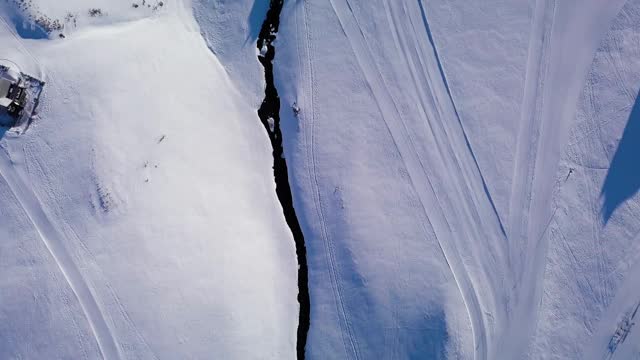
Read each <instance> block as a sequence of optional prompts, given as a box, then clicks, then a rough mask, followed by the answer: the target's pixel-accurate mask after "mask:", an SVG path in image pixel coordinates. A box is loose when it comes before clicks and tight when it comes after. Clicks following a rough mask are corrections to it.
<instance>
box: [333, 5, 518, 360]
mask: <svg viewBox="0 0 640 360" xmlns="http://www.w3.org/2000/svg"><path fill="white" fill-rule="evenodd" d="M384 4H385V10H386V12H387V18H388V19H389V21H390V25H391V27H392V29H391V30H392V32H393V37H394V41H395V42H396V46H397V47H398V50H399V51H400V52H401V54H402V55H403V57H404V61H405V63H406V64H407V65H408V68H409V69H410V72H411V74H410V75H411V76H410V78H412V81H413V86H414V87H415V88H416V92H417V93H418V94H419V95H420V102H419V104H418V105H419V106H418V107H419V109H420V112H421V114H422V115H421V116H422V118H424V119H425V120H426V122H427V125H428V128H429V131H428V133H427V135H428V136H429V140H430V141H433V143H435V144H437V150H438V151H437V154H427V156H434V158H429V164H430V167H431V168H434V167H435V168H436V169H437V168H438V167H439V168H440V169H443V170H444V171H443V173H446V174H460V176H454V177H453V178H449V179H443V178H441V177H439V176H438V175H437V174H436V172H437V171H429V170H428V169H427V167H425V165H424V164H425V160H424V159H423V158H422V157H421V154H420V153H419V152H418V151H417V150H416V149H417V147H416V145H415V142H416V141H417V140H416V139H415V138H414V137H413V136H412V132H411V131H409V130H408V127H407V124H406V121H405V119H404V117H403V115H402V113H401V112H400V111H399V108H398V101H397V99H396V98H395V97H394V94H392V93H390V92H389V91H388V90H387V89H388V87H387V86H386V83H385V80H384V77H383V75H382V74H381V72H380V71H379V69H378V67H377V64H376V63H375V61H372V60H371V59H374V57H373V56H372V51H371V49H370V48H369V45H368V42H367V39H366V35H365V34H364V32H363V31H362V28H361V27H360V25H359V24H358V21H357V19H356V17H355V15H354V14H353V11H352V8H351V5H350V4H349V1H348V0H331V5H332V6H333V9H334V12H335V13H336V15H337V16H338V19H339V21H340V23H341V26H342V29H343V31H344V33H345V34H346V37H347V39H348V41H349V43H350V45H351V47H352V49H353V52H354V54H355V56H356V59H357V61H358V64H359V65H360V68H361V70H362V73H363V75H364V76H365V79H366V81H367V82H368V84H369V87H370V89H371V91H372V94H373V96H374V98H375V100H376V102H377V104H378V107H379V110H380V113H381V114H382V117H383V119H384V121H385V124H386V126H387V128H388V130H389V132H390V134H391V136H392V138H393V140H394V142H395V144H396V146H397V148H398V151H399V153H400V155H401V157H402V159H403V161H404V163H405V166H406V168H407V171H408V172H409V175H410V178H411V179H412V180H411V181H412V183H413V184H414V188H415V190H416V193H417V194H418V196H419V199H420V202H421V203H422V206H423V208H424V209H425V213H426V214H427V216H428V219H429V221H430V222H431V225H432V227H433V229H434V231H435V234H436V237H437V239H438V242H439V244H440V247H441V248H442V250H443V254H444V256H445V258H446V260H447V262H448V264H449V266H450V267H451V271H452V273H453V276H454V278H455V280H456V282H457V284H458V287H459V288H460V291H461V294H462V296H463V299H464V302H465V304H466V306H467V310H468V312H469V317H470V320H471V322H472V329H473V334H474V343H475V354H476V358H477V359H486V358H488V357H490V356H491V349H489V348H488V344H489V342H488V340H487V336H491V335H492V333H493V329H492V325H491V324H490V323H491V322H492V321H494V319H498V321H502V319H504V318H505V317H506V315H505V312H506V311H507V304H506V303H505V300H504V298H505V296H504V294H502V293H501V291H502V290H503V289H504V288H505V287H506V286H505V282H506V283H509V282H510V281H509V279H506V278H505V277H504V276H505V275H504V273H503V269H505V268H506V267H505V266H503V265H504V263H505V260H506V256H505V255H506V253H505V251H506V250H505V246H506V235H505V233H504V230H503V227H502V225H501V222H500V219H499V218H498V216H497V213H496V211H495V207H494V206H493V203H492V201H491V199H490V197H488V196H478V194H485V195H488V193H487V192H486V186H485V184H484V181H483V179H482V175H481V174H480V170H479V168H478V165H477V162H476V161H475V156H474V154H473V153H472V151H471V148H470V146H469V143H468V141H467V139H466V134H465V133H464V129H463V128H462V125H461V122H460V119H459V117H458V115H457V111H456V110H455V106H454V103H453V99H452V98H451V96H450V92H449V90H448V86H447V84H446V78H445V77H444V72H443V70H442V68H441V65H440V64H439V59H438V58H437V51H436V47H435V44H434V43H433V42H432V39H431V35H430V32H429V29H428V24H427V23H426V17H424V16H423V22H424V24H422V26H423V27H422V28H421V29H420V28H419V27H417V26H415V24H414V23H413V21H412V17H411V16H408V14H409V13H410V12H409V11H408V10H407V8H406V6H405V3H404V2H396V1H394V2H385V3H384ZM417 5H419V6H420V9H421V11H422V12H423V13H424V10H423V9H422V5H421V4H420V3H419V2H418V3H417ZM414 10H416V9H414ZM398 13H400V14H403V15H405V17H404V19H409V21H408V22H407V21H405V22H404V24H405V26H409V25H411V28H409V29H403V28H402V27H401V25H400V24H401V22H400V21H399V20H398V19H397V16H398V15H397V14H398ZM425 31H426V34H424V36H425V37H426V38H427V39H428V41H429V42H428V44H429V45H430V48H429V49H423V48H420V47H419V45H416V46H418V47H414V48H412V49H411V48H410V47H409V45H408V44H407V42H406V41H404V36H403V35H405V36H409V37H411V36H412V35H411V34H420V33H421V32H422V33H424V32H425ZM413 40H414V41H412V42H411V43H413V44H420V43H424V42H419V41H415V40H416V39H413ZM412 54H415V55H413V56H412ZM416 58H417V59H416ZM420 84H425V85H424V86H420ZM425 87H426V88H425ZM452 144H455V145H456V146H455V147H453V146H452ZM454 148H455V149H463V150H462V151H458V152H456V151H455V150H454ZM450 183H452V184H450ZM450 197H451V198H453V199H455V201H454V203H456V204H460V205H461V209H454V208H453V207H452V206H450V204H451V203H452V202H451V201H449V198H450ZM427 205H430V206H427ZM434 206H435V209H438V210H436V211H432V212H430V213H427V209H431V208H434ZM480 214H492V216H489V217H482V216H480ZM452 221H453V223H452ZM461 249H464V250H466V251H468V253H464V254H463V253H461ZM477 259H486V260H489V261H487V262H480V261H478V260H477ZM496 279H497V280H496ZM479 283H482V284H487V286H488V289H489V292H490V293H489V294H482V295H483V296H482V297H481V296H479V292H480V289H479V288H478V287H477V286H475V285H476V284H479ZM507 288H508V286H507Z"/></svg>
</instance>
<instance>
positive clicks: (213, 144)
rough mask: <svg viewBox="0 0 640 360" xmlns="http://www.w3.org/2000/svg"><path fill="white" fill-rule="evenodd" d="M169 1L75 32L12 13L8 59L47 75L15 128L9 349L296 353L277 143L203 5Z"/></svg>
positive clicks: (54, 4) (0, 313)
mask: <svg viewBox="0 0 640 360" xmlns="http://www.w3.org/2000/svg"><path fill="white" fill-rule="evenodd" d="M34 3H38V4H39V9H42V11H45V10H44V9H49V8H55V9H56V10H58V12H59V13H64V12H66V11H67V10H68V11H72V10H77V9H78V8H76V7H75V6H80V7H81V8H89V7H91V6H92V5H93V6H96V7H97V6H105V7H106V6H107V5H109V6H111V7H106V8H104V9H105V12H107V13H109V14H110V16H114V17H116V18H118V19H124V18H127V16H128V15H127V14H128V12H130V11H135V10H136V9H131V4H130V2H128V1H123V2H122V4H119V5H123V6H124V5H126V6H125V7H124V8H123V9H126V10H122V12H117V11H119V10H118V9H119V7H118V6H116V3H117V2H116V1H109V2H104V1H103V2H100V3H98V2H96V4H89V2H58V1H44V0H43V1H41V2H36V1H34ZM165 3H166V4H165V5H164V7H163V11H162V12H158V13H154V14H153V15H150V16H147V17H142V18H137V17H136V18H135V19H129V18H127V21H118V22H117V23H113V24H111V23H103V24H100V25H96V26H94V25H90V24H88V25H86V26H84V27H82V28H80V27H79V28H78V29H77V30H76V31H75V32H74V33H72V34H68V36H67V37H66V38H65V39H59V38H57V37H55V38H54V39H52V40H46V39H41V40H26V39H22V38H21V37H20V36H19V35H18V36H16V34H14V33H13V31H9V30H11V28H12V23H11V18H10V17H9V16H5V17H4V20H5V21H6V22H7V23H8V24H9V26H7V27H6V28H3V29H2V31H1V32H0V43H1V44H2V48H3V49H6V50H7V51H6V52H4V53H3V56H4V57H7V58H10V59H12V60H13V61H15V62H18V63H20V64H21V65H22V67H23V68H24V71H25V72H30V73H32V74H34V75H38V76H42V77H43V80H45V81H46V82H47V85H46V87H45V92H44V96H43V98H42V99H41V104H40V107H39V115H38V117H37V119H36V120H35V121H34V123H33V124H32V125H31V127H30V129H29V131H28V132H27V133H26V134H25V135H23V136H20V137H12V136H9V134H8V133H7V134H6V136H4V138H3V139H2V140H1V141H0V144H1V149H0V174H1V175H2V176H1V177H0V194H1V195H2V197H1V198H0V204H1V206H0V209H1V210H0V214H1V218H2V220H1V222H0V224H2V226H0V234H1V237H2V241H1V244H2V245H0V246H1V247H2V250H1V251H0V264H1V269H2V270H1V271H2V274H3V275H2V280H1V284H2V288H1V289H0V339H1V340H0V358H2V359H13V358H21V359H81V358H85V359H96V358H100V357H104V358H107V359H118V358H122V359H154V358H157V359H187V358H192V359H205V358H239V359H240V358H244V359H246V358H261V357H265V356H266V357H268V358H274V359H275V358H292V357H293V356H294V354H295V330H296V323H297V303H296V300H295V299H296V292H297V289H296V279H295V276H296V271H295V269H296V259H295V253H294V247H293V242H292V240H291V235H290V233H289V230H288V228H287V226H286V224H285V222H284V218H283V216H282V210H281V208H280V205H279V204H278V202H277V199H276V197H275V192H274V184H273V175H272V172H271V169H270V164H271V162H272V160H271V156H270V145H269V144H268V140H267V138H266V137H265V136H264V135H263V133H262V131H263V130H262V129H261V126H260V124H259V122H258V120H257V118H256V115H255V108H254V106H253V105H252V104H251V103H250V102H247V101H245V99H244V96H243V95H242V94H241V93H240V92H239V91H238V90H237V88H236V86H235V85H234V84H233V83H232V82H231V81H230V79H229V78H228V76H227V74H226V73H225V71H224V69H223V67H222V66H221V65H220V63H219V62H218V61H217V59H216V58H215V57H214V56H212V54H211V52H210V51H209V49H208V48H207V46H206V43H205V42H204V41H203V39H202V37H201V36H200V31H199V28H198V26H197V24H196V23H195V21H194V18H193V16H192V12H191V9H190V8H189V7H187V6H186V5H187V4H183V3H181V2H177V1H166V2H165ZM67 6H68V8H67ZM3 15H8V13H4V14H3ZM105 21H106V20H105ZM255 63H256V66H258V65H257V61H256V62H255ZM247 344H251V346H247Z"/></svg>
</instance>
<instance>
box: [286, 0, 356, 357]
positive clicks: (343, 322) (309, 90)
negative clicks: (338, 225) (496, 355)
mask: <svg viewBox="0 0 640 360" xmlns="http://www.w3.org/2000/svg"><path fill="white" fill-rule="evenodd" d="M302 6H303V9H302V23H303V24H304V31H303V33H304V36H305V39H304V43H305V44H306V48H305V52H306V58H307V64H305V66H306V68H307V71H303V76H305V77H307V79H305V80H306V81H304V84H308V85H307V86H305V96H304V99H303V101H304V104H303V106H304V108H307V109H311V116H310V118H308V119H306V120H308V123H309V126H306V127H305V129H308V130H307V131H305V134H304V136H303V139H304V142H305V149H306V151H305V156H306V158H307V161H306V163H307V164H308V166H307V171H308V177H309V181H310V189H312V198H313V203H314V207H315V209H316V216H317V218H318V223H319V225H320V236H321V240H322V244H323V246H324V249H325V259H326V262H327V268H328V269H329V277H330V280H331V281H330V283H331V288H332V290H333V294H334V299H335V301H336V306H337V309H336V310H337V313H338V318H339V326H340V333H341V337H342V342H343V346H344V349H345V354H349V353H351V354H353V358H354V359H360V355H359V354H360V349H359V344H358V341H357V337H356V336H355V334H354V331H353V327H352V325H351V320H350V318H349V314H348V311H347V310H346V307H345V304H344V300H343V292H344V290H343V289H342V285H341V283H340V280H339V278H340V269H339V266H338V262H337V261H336V254H335V245H334V243H333V238H332V237H331V234H330V232H329V231H328V230H327V225H326V220H325V216H324V212H325V210H324V207H323V205H322V196H321V192H320V185H319V182H318V175H317V160H316V153H315V136H314V132H315V123H316V121H315V120H316V117H317V116H316V109H315V106H314V104H315V96H316V92H315V88H316V86H315V72H314V66H313V56H314V52H313V44H312V40H311V36H312V34H311V30H310V27H309V26H308V22H309V20H308V16H309V14H308V13H309V9H308V6H309V4H308V2H307V1H304V2H303V3H302ZM298 33H300V32H298ZM300 56H302V55H301V52H300V51H298V59H299V61H300ZM301 69H304V67H303V66H301ZM303 116H304V114H303Z"/></svg>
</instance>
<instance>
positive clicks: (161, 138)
mask: <svg viewBox="0 0 640 360" xmlns="http://www.w3.org/2000/svg"><path fill="white" fill-rule="evenodd" d="M166 137H167V135H162V137H160V140H158V144H160V143H161V142H162V140H164V139H165V138H166Z"/></svg>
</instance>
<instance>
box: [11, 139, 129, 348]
mask: <svg viewBox="0 0 640 360" xmlns="http://www.w3.org/2000/svg"><path fill="white" fill-rule="evenodd" d="M3 150H4V149H3ZM0 176H2V178H3V179H4V180H5V182H6V183H7V185H8V186H9V189H10V190H11V192H12V193H13V194H14V196H15V197H16V200H17V201H18V203H19V204H20V206H21V207H22V209H23V210H24V212H25V213H26V214H27V217H28V218H29V220H30V221H31V223H32V224H33V226H34V228H35V229H36V231H37V232H38V235H39V236H40V239H41V240H42V242H43V243H44V244H45V246H46V247H47V249H48V250H49V252H50V253H51V256H52V257H53V259H54V260H55V262H56V264H57V265H58V267H59V269H60V271H61V272H62V274H63V276H64V278H65V279H66V281H67V283H68V284H69V287H70V288H71V290H72V291H73V293H74V294H75V295H76V298H77V299H78V302H79V303H80V307H81V308H82V310H83V312H84V314H85V316H86V318H87V321H88V322H89V325H90V327H91V330H92V332H93V335H94V336H95V338H96V341H97V342H98V346H99V348H100V352H101V353H102V356H103V358H104V359H106V360H110V359H120V358H121V356H120V352H119V348H118V345H117V344H116V340H115V338H114V335H113V333H112V332H111V329H110V328H109V325H108V324H107V322H106V320H105V318H104V315H103V313H102V310H101V309H100V306H99V305H98V303H97V301H96V298H95V297H94V295H93V292H92V291H91V288H90V287H89V285H88V284H87V283H86V281H85V280H84V278H83V276H82V273H81V272H80V270H79V269H78V267H77V266H76V264H75V262H74V261H73V258H72V257H71V255H70V254H69V253H68V252H67V249H66V248H65V245H64V240H63V237H62V236H61V234H60V232H59V231H58V230H57V229H56V228H55V226H54V225H53V224H52V223H51V221H50V220H49V218H48V217H47V215H46V214H45V212H44V210H43V209H42V206H41V205H40V201H39V200H38V198H37V196H36V195H35V194H34V193H33V191H31V189H30V188H29V186H27V185H26V184H25V182H24V180H23V179H22V177H21V176H20V174H19V173H18V171H17V170H16V167H15V165H14V163H13V161H12V160H11V159H10V157H9V155H8V154H7V153H6V151H0Z"/></svg>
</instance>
